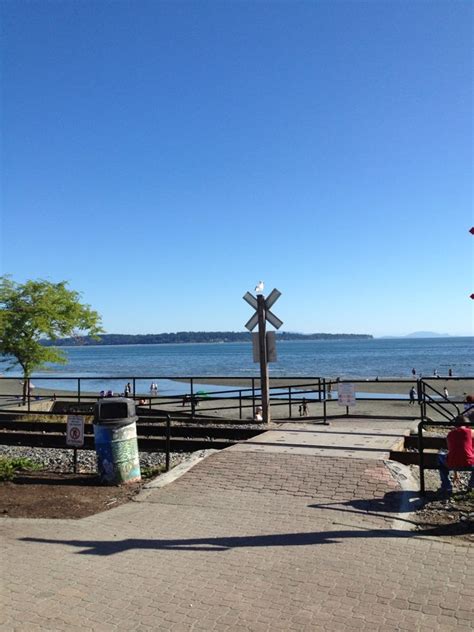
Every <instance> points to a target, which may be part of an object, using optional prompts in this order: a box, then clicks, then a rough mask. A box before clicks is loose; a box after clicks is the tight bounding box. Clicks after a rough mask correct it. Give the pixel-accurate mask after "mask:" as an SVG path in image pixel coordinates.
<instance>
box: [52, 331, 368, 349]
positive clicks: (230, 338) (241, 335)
mask: <svg viewBox="0 0 474 632" xmlns="http://www.w3.org/2000/svg"><path fill="white" fill-rule="evenodd" d="M277 336H278V338H277V340H339V339H346V338H349V339H363V340H369V339H370V338H372V337H373V336H371V335H368V334H295V333H290V332H285V331H283V332H281V333H280V332H278V333H277ZM251 341H252V334H251V333H250V332H248V331H178V332H176V333H163V334H105V335H104V336H101V338H100V342H97V340H96V339H93V338H90V337H87V336H83V337H80V338H63V339H61V340H58V341H54V342H51V343H50V342H49V341H48V340H45V341H44V343H43V344H45V345H49V344H54V345H58V346H63V345H64V346H66V345H67V346H70V345H77V344H80V345H97V344H100V345H138V344H139V345H147V344H150V345H159V344H170V343H172V344H175V343H181V342H182V343H189V342H204V343H205V342H207V343H209V342H248V343H249V344H250V343H251Z"/></svg>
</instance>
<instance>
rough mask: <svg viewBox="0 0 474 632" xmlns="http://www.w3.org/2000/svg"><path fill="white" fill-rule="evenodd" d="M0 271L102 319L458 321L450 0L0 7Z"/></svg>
mask: <svg viewBox="0 0 474 632" xmlns="http://www.w3.org/2000/svg"><path fill="white" fill-rule="evenodd" d="M1 11H2V23H3V27H2V28H3V32H2V43H1V46H2V51H1V56H2V108H1V145H2V152H1V160H2V164H1V167H2V180H1V186H2V190H1V193H2V198H1V204H2V208H1V214H2V217H1V219H2V223H1V273H2V274H11V275H12V276H13V278H14V279H15V280H17V281H24V280H26V279H29V278H45V279H49V280H51V281H60V280H68V281H69V282H70V286H71V287H72V288H73V289H76V290H78V291H80V292H81V293H82V296H83V300H84V301H85V302H87V303H89V304H91V305H92V306H93V307H94V308H95V309H97V310H98V311H99V312H100V313H101V314H102V317H103V323H104V326H105V329H106V330H107V331H108V332H110V333H151V332H164V331H179V330H216V329H219V330H243V326H244V323H245V322H246V321H247V319H248V318H249V317H250V315H251V309H250V307H249V306H248V305H247V304H246V303H245V302H244V301H243V300H242V296H243V294H244V293H245V292H246V291H247V290H253V288H254V286H255V284H256V283H257V282H258V281H259V280H260V279H263V280H264V281H265V285H266V290H268V292H269V291H270V290H271V289H272V288H273V287H276V288H278V289H279V290H280V291H281V292H282V297H281V298H280V300H279V301H278V303H277V304H276V305H275V306H274V312H275V313H276V314H277V315H278V316H279V317H280V318H281V319H282V320H283V321H284V326H283V329H284V330H287V331H302V332H333V333H335V332H345V333H350V332H353V333H371V334H374V335H385V334H402V335H403V334H407V333H410V332H412V331H417V330H429V331H437V332H443V333H444V332H446V333H450V334H458V335H463V334H471V335H472V333H473V326H472V315H473V312H472V306H473V304H474V301H472V300H470V299H469V298H468V297H469V295H470V294H471V293H472V292H473V291H474V279H473V274H472V272H473V265H472V262H473V259H472V252H473V251H472V247H473V245H474V238H473V237H472V236H471V235H469V233H468V230H469V228H470V227H471V226H472V224H473V223H474V220H473V212H472V179H473V134H472V131H473V130H472V81H473V72H472V71H473V62H472V17H473V9H472V4H471V3H470V2H467V1H466V2H458V1H456V0H454V1H452V0H450V1H449V2H448V1H446V2H416V1H412V0H410V1H403V2H396V1H393V2H382V1H380V2H338V1H335V2H156V1H154V2H146V1H142V0H134V1H133V2H128V1H119V2H105V1H102V2H88V1H79V0H77V1H75V2H70V1H67V0H64V1H62V2H56V1H52V2H26V1H25V2H23V1H21V0H18V1H17V2H4V3H2V5H1Z"/></svg>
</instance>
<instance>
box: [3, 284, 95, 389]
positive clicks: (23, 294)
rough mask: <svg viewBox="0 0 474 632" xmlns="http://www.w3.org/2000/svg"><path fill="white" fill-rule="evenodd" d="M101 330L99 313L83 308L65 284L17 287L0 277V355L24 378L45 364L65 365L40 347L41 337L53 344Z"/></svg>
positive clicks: (55, 353) (62, 358) (60, 357)
mask: <svg viewBox="0 0 474 632" xmlns="http://www.w3.org/2000/svg"><path fill="white" fill-rule="evenodd" d="M101 331H102V328H101V326H100V316H99V314H98V313H97V312H96V311H94V310H92V309H91V308H90V306H89V305H83V304H82V303H81V302H80V294H79V293H78V292H75V291H73V290H69V289H68V287H67V283H66V282H65V281H61V282H60V283H51V282H50V281H42V280H37V281H27V282H26V283H22V284H19V283H15V282H14V281H12V280H11V279H10V277H8V276H2V277H0V354H2V355H5V356H13V358H15V359H16V361H17V362H18V364H19V365H20V366H21V368H22V370H23V375H24V377H25V378H28V377H30V376H31V374H32V372H33V371H34V370H35V369H38V368H39V367H41V366H42V365H43V364H44V363H46V362H59V363H65V362H66V360H65V356H64V354H63V353H62V352H61V351H59V350H58V349H55V348H54V347H45V346H44V345H43V344H42V342H43V340H44V339H45V338H48V339H50V340H53V341H54V340H57V339H58V338H63V337H64V336H73V335H77V333H79V332H80V333H86V334H88V335H90V336H92V337H97V335H98V334H99V333H101ZM13 365H14V361H12V363H11V366H13Z"/></svg>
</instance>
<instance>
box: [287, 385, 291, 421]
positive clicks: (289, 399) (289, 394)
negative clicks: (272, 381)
mask: <svg viewBox="0 0 474 632" xmlns="http://www.w3.org/2000/svg"><path fill="white" fill-rule="evenodd" d="M288 414H289V416H290V419H291V385H289V386H288Z"/></svg>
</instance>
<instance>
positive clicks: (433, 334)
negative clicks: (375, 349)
mask: <svg viewBox="0 0 474 632" xmlns="http://www.w3.org/2000/svg"><path fill="white" fill-rule="evenodd" d="M450 337H451V336H450V335H449V334H437V333H436V332H434V331H414V332H413V333H412V334H406V335H405V336H381V338H450Z"/></svg>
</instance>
